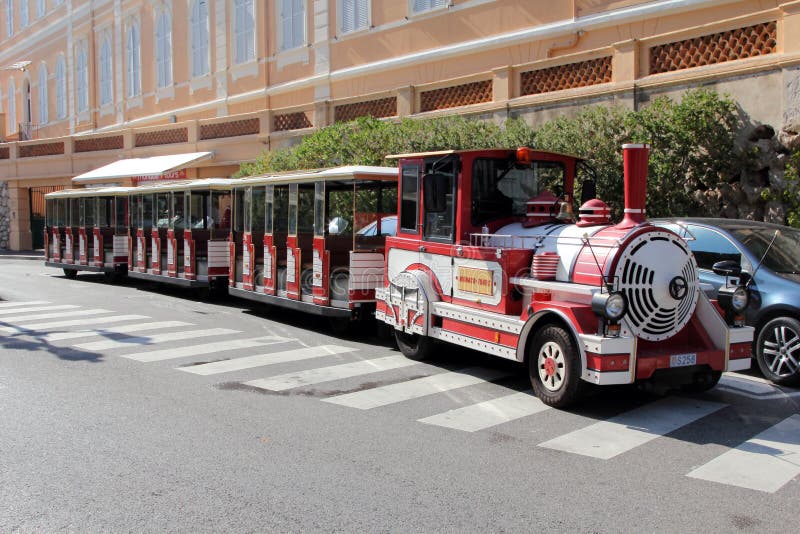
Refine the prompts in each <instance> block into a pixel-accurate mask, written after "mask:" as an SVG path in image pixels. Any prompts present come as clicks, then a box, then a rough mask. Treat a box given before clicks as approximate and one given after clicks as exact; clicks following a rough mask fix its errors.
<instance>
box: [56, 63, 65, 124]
mask: <svg viewBox="0 0 800 534" xmlns="http://www.w3.org/2000/svg"><path fill="white" fill-rule="evenodd" d="M56 118H57V119H59V120H63V119H66V118H67V60H66V59H64V56H63V55H59V56H58V59H57V60H56Z"/></svg>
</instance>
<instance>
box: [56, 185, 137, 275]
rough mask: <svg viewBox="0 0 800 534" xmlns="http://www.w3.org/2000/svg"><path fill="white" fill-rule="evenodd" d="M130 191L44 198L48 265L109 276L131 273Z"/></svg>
mask: <svg viewBox="0 0 800 534" xmlns="http://www.w3.org/2000/svg"><path fill="white" fill-rule="evenodd" d="M130 189H131V188H129V187H107V188H99V189H68V190H62V191H56V192H54V193H49V194H47V195H46V196H45V203H46V212H47V216H46V224H45V258H46V265H48V266H51V267H57V268H61V269H63V270H64V274H65V275H66V276H67V278H74V277H75V276H76V275H77V273H78V271H89V272H102V273H106V274H108V275H112V274H115V273H120V274H122V273H125V272H126V271H127V269H128V255H129V239H128V192H129V191H130Z"/></svg>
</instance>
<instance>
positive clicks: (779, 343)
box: [756, 317, 800, 386]
mask: <svg viewBox="0 0 800 534" xmlns="http://www.w3.org/2000/svg"><path fill="white" fill-rule="evenodd" d="M756 361H757V362H758V367H759V368H760V369H761V372H762V373H763V374H764V377H766V378H768V379H769V380H772V381H773V382H775V383H776V384H780V385H782V386H796V385H800V321H797V320H796V319H792V318H791V317H777V318H775V319H773V320H771V321H770V322H768V323H767V324H765V325H764V328H762V329H761V332H759V334H758V340H757V341H756Z"/></svg>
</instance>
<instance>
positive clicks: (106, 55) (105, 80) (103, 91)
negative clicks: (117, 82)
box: [97, 32, 114, 107]
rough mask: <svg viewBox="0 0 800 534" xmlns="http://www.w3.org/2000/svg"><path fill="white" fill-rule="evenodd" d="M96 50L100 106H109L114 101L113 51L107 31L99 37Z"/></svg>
mask: <svg viewBox="0 0 800 534" xmlns="http://www.w3.org/2000/svg"><path fill="white" fill-rule="evenodd" d="M98 50H99V52H98V55H97V65H98V67H97V69H98V72H97V81H98V84H99V91H98V92H99V93H100V94H99V97H100V99H99V101H100V106H101V107H103V106H110V105H112V104H113V103H114V51H113V50H112V48H111V36H110V35H109V34H108V32H106V33H104V34H103V35H102V36H101V37H100V47H99V49H98Z"/></svg>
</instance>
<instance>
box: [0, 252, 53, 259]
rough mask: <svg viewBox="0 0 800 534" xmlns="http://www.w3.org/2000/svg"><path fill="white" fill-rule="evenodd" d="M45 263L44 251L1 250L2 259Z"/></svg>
mask: <svg viewBox="0 0 800 534" xmlns="http://www.w3.org/2000/svg"><path fill="white" fill-rule="evenodd" d="M5 258H8V259H14V260H36V261H44V249H38V250H0V259H5Z"/></svg>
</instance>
